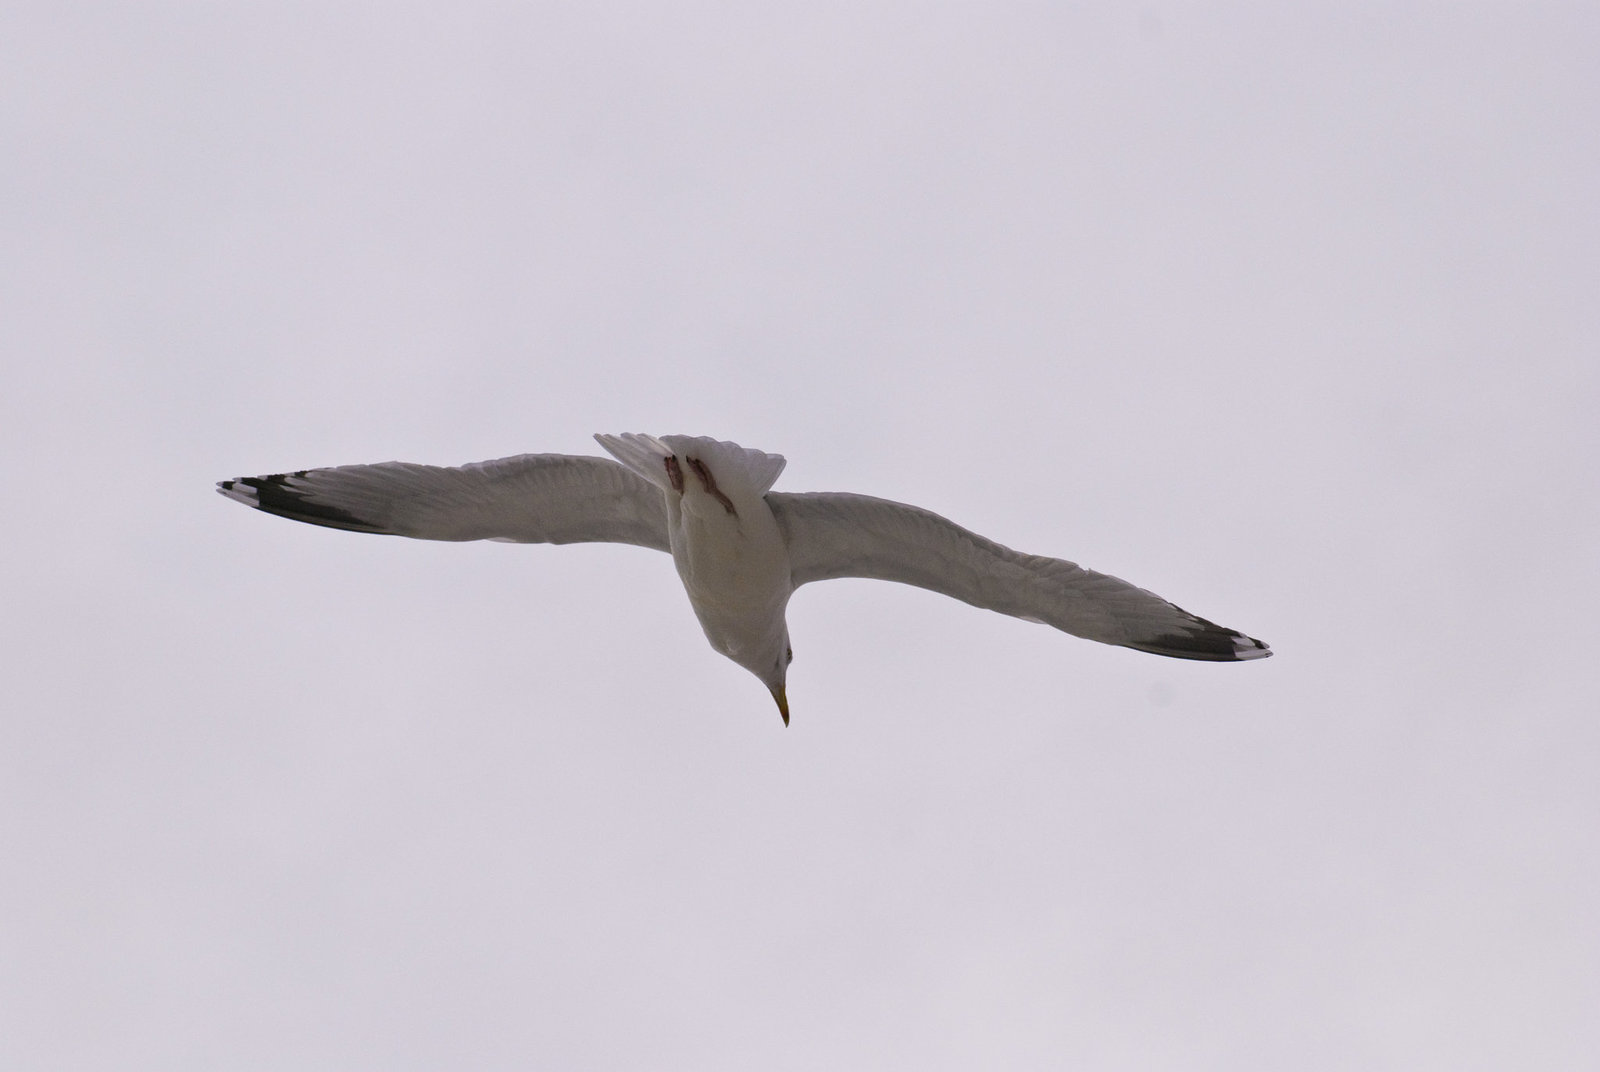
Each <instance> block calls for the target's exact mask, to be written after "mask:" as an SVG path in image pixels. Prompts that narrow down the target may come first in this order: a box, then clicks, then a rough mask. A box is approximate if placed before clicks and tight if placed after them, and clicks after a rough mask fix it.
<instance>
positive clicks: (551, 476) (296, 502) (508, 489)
mask: <svg viewBox="0 0 1600 1072" xmlns="http://www.w3.org/2000/svg"><path fill="white" fill-rule="evenodd" d="M217 490H218V491H220V492H221V493H222V494H224V495H226V496H227V497H228V498H230V499H235V500H237V501H239V502H242V503H244V504H245V505H246V506H254V507H255V508H256V509H258V510H265V511H266V512H267V513H269V514H277V515H278V516H280V517H289V518H293V519H294V520H296V521H307V522H310V523H311V524H313V525H326V526H328V527H329V528H335V529H351V530H353V531H355V532H379V533H385V534H388V535H392V536H410V537H412V538H413V539H418V540H506V541H510V542H513V543H587V542H602V543H631V544H637V545H639V546H640V547H653V548H655V549H656V550H658V551H666V550H668V544H667V512H666V504H665V503H664V502H663V500H662V496H661V492H660V491H658V490H657V489H656V488H654V487H651V486H650V484H649V483H647V482H646V481H644V480H641V479H640V478H639V477H637V476H635V475H633V474H632V473H630V472H628V471H627V470H626V469H624V468H623V467H622V466H620V465H618V464H617V463H616V462H614V461H611V460H610V459H609V458H589V457H580V456H576V455H570V454H519V455H517V456H516V457H514V458H499V459H497V460H495V461H488V462H476V463H474V464H472V465H463V466H459V467H446V466H440V465H414V464H411V463H409V462H381V463H379V464H377V465H341V466H337V467H335V468H331V469H303V470H301V471H300V472H298V473H278V474H276V475H274V476H249V477H242V478H240V479H238V480H224V481H222V482H221V483H219V484H218V485H217Z"/></svg>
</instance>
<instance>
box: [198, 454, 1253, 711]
mask: <svg viewBox="0 0 1600 1072" xmlns="http://www.w3.org/2000/svg"><path fill="white" fill-rule="evenodd" d="M595 439H596V440H598V441H599V443H600V445H601V446H602V447H604V448H605V449H606V450H607V451H608V452H609V453H610V454H611V456H612V458H615V459H616V461H612V460H611V459H610V458H598V457H590V456H585V455H572V454H519V455H517V456H516V457H512V458H499V459H497V460H495V461H487V462H477V463H474V464H472V465H463V466H460V467H448V468H447V467H444V466H438V465H414V464H411V463H408V462H380V463H379V464H377V465H341V466H336V467H334V468H329V469H302V470H301V471H300V472H297V473H278V474H276V475H274V476H250V477H241V478H240V479H238V480H224V481H222V482H220V483H219V484H218V485H217V490H218V491H220V492H221V493H222V494H223V495H226V496H227V497H228V498H230V499H235V500H237V501H238V502H242V503H244V504H245V505H246V506H253V507H255V508H256V509H258V510H265V511H266V512H267V513H269V514H277V515H278V516H280V517H288V518H293V519H294V520H296V521H306V522H310V523H311V524H313V525H326V526H328V527H329V528H335V529H350V530H352V531H355V532H377V533H383V534H386V535H391V536H409V537H411V538H413V539H418V540H501V541H505V542H508V543H592V542H599V543H631V544H637V545H638V546H640V547H651V548H654V549H655V550H657V551H667V552H670V553H671V555H672V561H673V563H674V564H675V565H676V566H677V567H678V576H679V577H680V578H682V580H683V587H684V589H685V590H686V591H687V592H688V593H689V603H690V604H691V605H692V606H693V607H694V612H695V616H696V617H698V618H699V619H700V626H701V628H702V629H704V630H705V634H706V639H707V640H709V641H710V642H711V646H712V647H713V648H715V649H716V650H717V651H719V652H721V653H722V654H723V655H726V656H727V657H728V658H730V659H732V660H733V661H734V662H736V663H738V664H739V665H740V666H742V667H744V668H745V669H746V670H748V671H750V672H751V673H752V674H754V675H755V676H756V677H758V678H760V679H761V683H762V684H764V685H766V686H767V688H768V689H769V690H771V692H772V697H773V699H774V700H776V701H777V703H778V711H779V713H780V714H782V715H783V724H784V725H785V726H787V725H788V724H789V701H788V698H787V696H786V695H785V692H784V682H785V679H786V677H787V674H788V669H789V662H790V660H792V659H793V658H794V653H793V651H792V650H791V649H790V647H789V627H788V624H787V622H786V621H785V620H784V608H785V607H786V606H787V605H788V603H789V597H790V596H791V595H792V594H794V590H795V589H796V588H799V587H800V586H801V585H802V584H806V583H807V582H809V581H822V580H827V579H828V578H830V577H876V578H878V579H880V580H885V581H899V582H901V583H902V584H914V585H916V586H917V587H919V588H926V589H929V590H930V591H934V592H942V593H943V594H945V595H947V596H954V597H955V598H956V599H959V600H961V601H963V602H965V603H970V604H972V605H973V606H975V607H983V608H985V609H987V610H994V611H999V612H1000V613H1001V614H1009V615H1011V616H1012V617H1015V618H1022V619H1024V620H1026V621H1030V622H1042V623H1043V624H1045V625H1051V626H1054V627H1055V628H1057V629H1060V630H1062V631H1063V632H1067V633H1071V634H1072V635H1073V636H1080V637H1084V638H1085V639H1088V640H1098V641H1100V642H1101V643H1103V644H1120V645H1122V646H1123V647H1127V648H1135V649H1137V650H1139V651H1148V652H1151V653H1153V654H1155V655H1169V656H1172V657H1173V658H1177V659H1206V660H1211V661H1213V662H1235V661H1238V660H1242V659H1264V658H1266V657H1267V656H1268V655H1271V654H1272V652H1271V650H1270V649H1269V648H1268V647H1267V645H1266V644H1263V643H1262V642H1261V641H1259V640H1254V639H1252V638H1250V637H1247V636H1244V635H1243V634H1241V633H1236V632H1234V631H1233V630H1232V629H1225V628H1223V627H1222V626H1220V625H1217V624H1216V623H1215V622H1209V621H1207V620H1206V619H1204V618H1200V617H1197V616H1195V615H1193V614H1190V613H1189V612H1188V611H1186V610H1183V609H1181V608H1179V607H1176V606H1173V605H1172V604H1171V603H1168V602H1167V601H1166V600H1164V599H1162V598H1161V597H1160V596H1158V595H1155V594H1154V593H1152V592H1147V591H1145V590H1144V589H1143V588H1136V587H1135V586H1133V585H1131V584H1129V583H1128V582H1127V581H1123V580H1118V579H1117V578H1116V577H1110V576H1107V575H1106V574H1104V573H1096V572H1094V571H1093V570H1087V569H1084V568H1083V567H1082V566H1079V565H1077V564H1076V563H1072V562H1066V561H1063V560H1062V559H1059V558H1045V557H1043V556H1041V555H1025V554H1021V553H1019V552H1016V551H1013V550H1011V549H1010V548H1008V547H1002V546H1001V545H1000V544H997V543H995V542H994V541H992V540H986V539H984V538H983V537H982V536H979V535H978V534H977V533H974V532H968V531H967V530H966V529H964V528H962V527H960V526H959V525H956V524H954V523H952V522H950V521H946V520H945V519H944V518H942V517H940V516H939V515H938V514H935V513H932V512H931V511H928V510H923V509H920V508H918V507H915V506H907V505H905V504H904V503H897V502H891V501H889V500H888V499H875V498H873V497H872V496H870V495H853V494H850V493H847V492H808V493H804V494H793V493H788V492H781V491H773V490H771V489H772V485H773V484H774V483H775V482H776V481H777V479H778V474H779V473H781V472H783V467H784V464H785V461H784V458H783V457H782V455H778V454H767V453H765V452H763V451H759V450H750V449H748V448H746V447H741V446H739V445H738V444H737V443H727V442H720V441H718V440H715V439H708V438H706V437H704V436H671V435H669V436H661V437H659V438H657V437H656V436H651V435H635V434H624V435H597V436H595Z"/></svg>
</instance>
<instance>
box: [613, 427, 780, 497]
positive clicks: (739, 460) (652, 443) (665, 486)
mask: <svg viewBox="0 0 1600 1072" xmlns="http://www.w3.org/2000/svg"><path fill="white" fill-rule="evenodd" d="M594 438H595V441H596V442H598V443H599V444H600V445H601V446H602V447H604V448H606V450H607V451H608V452H610V454H611V456H612V457H613V458H615V459H617V461H619V462H621V463H622V464H623V465H626V466H627V467H628V468H629V469H631V470H633V471H634V472H635V473H638V474H639V475H640V476H642V477H644V478H645V479H646V480H648V481H650V483H652V484H654V485H655V486H656V487H658V488H661V489H662V490H663V491H666V490H670V488H671V486H672V485H671V481H670V480H669V479H668V477H667V467H666V459H667V458H669V457H672V456H673V455H676V456H677V457H678V458H679V459H680V460H682V459H686V458H698V459H700V460H701V461H702V462H705V464H706V466H707V467H708V468H709V469H710V470H711V471H712V472H713V473H715V474H716V478H717V481H718V483H720V484H723V485H725V486H726V487H728V488H730V489H731V488H748V489H749V490H750V491H751V492H752V493H753V494H755V495H757V496H761V495H765V494H766V493H767V492H768V491H769V490H771V488H772V485H773V484H774V483H775V482H776V481H777V479H778V474H780V473H782V472H783V467H784V465H785V464H787V463H786V461H785V460H784V457H783V455H781V454H768V453H766V452H765V451H760V450H752V449H750V448H749V447H741V446H740V445H739V444H737V443H728V442H725V441H723V440H718V439H712V438H710V437H708V436H682V435H669V436H661V437H660V438H659V439H658V438H657V437H655V436H653V435H641V434H639V433H637V432H624V433H622V434H621V435H596V436H595V437H594Z"/></svg>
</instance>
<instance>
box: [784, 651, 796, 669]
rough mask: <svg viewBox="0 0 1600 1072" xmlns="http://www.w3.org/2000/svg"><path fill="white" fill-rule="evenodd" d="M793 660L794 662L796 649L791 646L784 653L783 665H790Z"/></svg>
mask: <svg viewBox="0 0 1600 1072" xmlns="http://www.w3.org/2000/svg"><path fill="white" fill-rule="evenodd" d="M792 662H794V649H793V648H789V649H788V650H787V651H786V652H785V653H784V660H783V665H785V666H788V665H789V664H790V663H792Z"/></svg>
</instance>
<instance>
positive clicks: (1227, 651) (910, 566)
mask: <svg viewBox="0 0 1600 1072" xmlns="http://www.w3.org/2000/svg"><path fill="white" fill-rule="evenodd" d="M767 502H768V503H769V504H770V505H771V506H772V512H773V513H774V514H775V515H776V516H777V518H778V525H779V527H780V528H782V530H783V533H784V536H785V538H786V539H787V541H788V544H789V564H790V568H791V570H792V575H793V581H794V584H795V586H796V587H798V586H800V585H802V584H805V583H807V582H809V581H821V580H826V579H828V578H832V577H876V578H878V579H880V580H885V581H899V582H900V583H902V584H914V585H916V586H917V587H918V588H926V589H928V590H930V591H933V592H941V593H943V594H944V595H947V596H954V597H955V598H956V599H959V600H961V601H963V602H965V603H970V604H972V605H973V606H975V607H983V608H984V609H986V610H993V611H999V612H1000V613H1001V614H1009V615H1011V616H1012V617H1015V618H1025V619H1027V620H1028V621H1033V622H1043V623H1044V624H1046V625H1052V626H1054V627H1055V628H1057V629H1060V630H1063V631H1064V632H1068V633H1071V634H1072V635H1074V636H1080V637H1084V638H1086V639H1088V640H1098V641H1100V642H1101V643H1103V644H1120V645H1122V646H1123V647H1128V648H1137V649H1138V650H1140V651H1148V652H1152V653H1154V654H1156V655H1170V656H1173V657H1175V658H1179V659H1210V660H1215V661H1233V660H1238V659H1259V658H1264V657H1265V656H1268V655H1271V654H1272V652H1271V651H1270V650H1269V649H1268V648H1267V645H1265V644H1263V643H1262V642H1261V641H1259V640H1254V639H1252V638H1250V637H1247V636H1244V635H1242V634H1240V633H1236V632H1234V631H1233V630H1232V629H1225V628H1223V627H1222V626H1220V625H1217V624H1216V623H1215V622H1208V621H1206V620H1205V619H1204V618H1200V617H1196V616H1195V615H1193V614H1190V613H1189V612H1188V611H1186V610H1183V609H1182V608H1180V607H1175V606H1173V605H1172V604H1171V603H1168V602H1167V601H1166V600H1164V599H1162V598H1161V597H1160V596H1158V595H1156V594H1155V593H1153V592H1147V591H1145V590H1144V589H1143V588H1137V587H1135V586H1134V585H1131V584H1129V583H1128V582H1127V581H1123V580H1119V579H1117V578H1116V577H1109V576H1107V575H1106V574H1104V573H1096V572H1094V571H1093V570H1086V569H1084V568H1083V567H1082V566H1079V565H1077V564H1076V563H1073V562H1066V561H1063V560H1062V559H1059V558H1045V557H1043V556H1041V555H1025V554H1020V553H1018V552H1016V551H1013V550H1011V549H1010V548H1009V547H1002V546H1001V545H1000V544H997V543H995V542H994V541H993V540H986V539H984V538H983V537H982V536H979V535H978V534H977V533H974V532H968V531H967V530H966V529H964V528H962V527H961V526H959V525H956V524H954V523H952V522H950V521H947V520H945V519H944V518H942V517H940V516H939V515H938V514H935V513H933V512H932V511H929V510H921V509H918V508H917V507H915V506H906V505H905V504H903V503H897V502H890V501H889V500H887V499H875V498H873V497H871V496H868V495H851V494H846V493H831V492H820V493H811V494H801V495H790V494H785V493H783V492H769V493H768V495H767Z"/></svg>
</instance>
